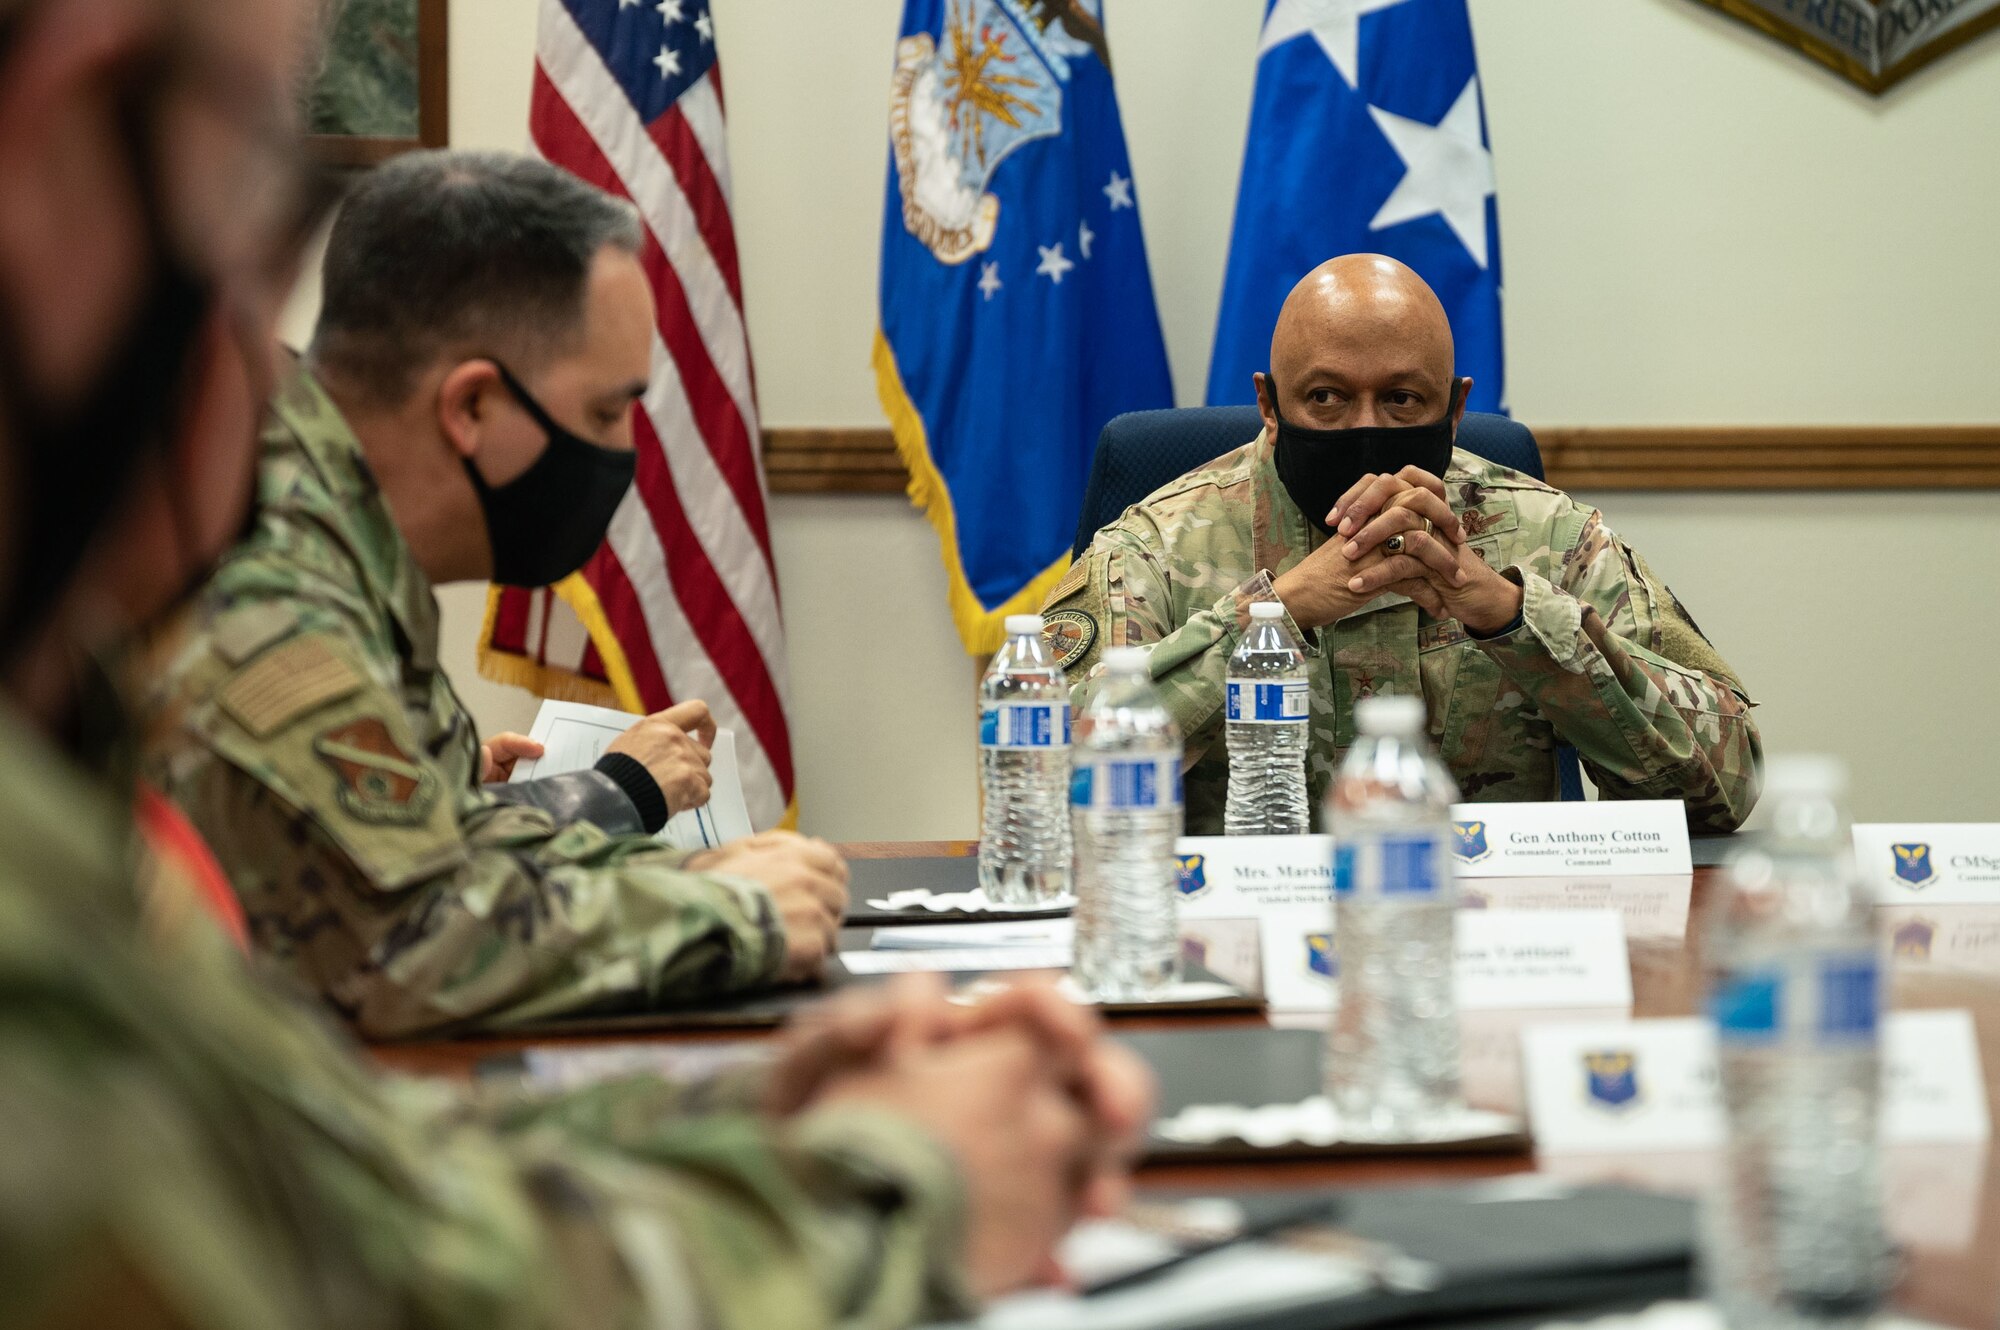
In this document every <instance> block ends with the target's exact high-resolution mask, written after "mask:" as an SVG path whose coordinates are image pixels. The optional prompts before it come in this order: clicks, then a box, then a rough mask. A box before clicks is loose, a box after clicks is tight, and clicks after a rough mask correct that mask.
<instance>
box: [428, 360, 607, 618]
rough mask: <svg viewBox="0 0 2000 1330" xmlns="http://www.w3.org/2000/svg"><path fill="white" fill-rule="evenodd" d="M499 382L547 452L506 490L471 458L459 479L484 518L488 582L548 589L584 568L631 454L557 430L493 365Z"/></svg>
mask: <svg viewBox="0 0 2000 1330" xmlns="http://www.w3.org/2000/svg"><path fill="white" fill-rule="evenodd" d="M493 365H494V368H496V369H498V370H499V371H500V381H501V382H502V383H504V384H506V385H507V391H508V392H510V393H512V394H513V395H514V400H515V401H517V402H519V403H520V404H521V409H522V410H523V411H526V412H527V413H528V416H529V418H530V419H532V420H533V421H534V422H535V423H536V424H537V425H540V426H541V427H542V432H543V433H544V434H547V435H548V436H549V446H548V447H547V448H545V449H543V450H542V455H541V456H540V457H538V458H536V459H535V464H534V465H533V466H531V467H529V468H528V469H527V470H526V471H523V472H522V473H521V474H520V475H518V476H516V477H515V478H514V479H512V480H510V481H508V482H507V483H506V484H504V485H489V484H487V483H486V477H484V476H482V475H480V474H479V468H478V467H476V466H474V465H473V462H472V459H471V458H469V457H468V458H466V459H465V473H466V474H467V475H468V476H470V477H472V488H473V489H474V490H475V491H477V492H478V494H479V506H480V508H481V509H483V510H484V511H485V513H486V539H487V541H488V542H489V543H490V544H491V546H492V548H493V580H494V581H496V582H499V583H502V584H503V585H506V586H523V587H544V586H553V585H554V584H555V583H557V582H560V581H562V580H563V579H564V578H565V577H568V576H569V575H570V574H571V573H573V572H575V571H576V570H577V569H579V568H581V567H583V565H584V564H586V563H588V562H589V561H590V556H591V555H593V554H595V553H596V552H597V547H598V546H599V545H602V544H603V543H604V533H605V532H606V531H608V530H609V529H610V528H611V519H612V517H613V515H615V514H616V513H617V511H618V505H619V504H620V503H623V502H624V500H625V492H626V491H627V490H629V489H631V488H632V475H633V472H634V471H635V470H636V469H637V466H638V456H637V454H635V453H631V452H624V451H620V450H618V449H614V448H600V447H598V446H597V445H596V444H594V443H591V442H589V441H588V440H586V439H582V438H579V437H577V436H576V435H574V434H572V433H570V432H569V431H568V430H566V429H564V428H563V427H562V426H561V425H559V424H557V423H556V420H555V417H553V416H551V415H550V414H549V413H548V412H547V411H545V410H543V409H542V404H541V403H540V402H537V401H536V400H535V399H534V397H533V396H531V395H530V394H529V392H528V390H527V389H526V388H524V387H522V386H521V381H520V380H519V379H517V378H515V377H514V375H513V373H512V372H511V371H510V370H508V368H507V367H506V366H505V365H502V364H501V363H500V362H499V361H497V360H496V361H494V362H493Z"/></svg>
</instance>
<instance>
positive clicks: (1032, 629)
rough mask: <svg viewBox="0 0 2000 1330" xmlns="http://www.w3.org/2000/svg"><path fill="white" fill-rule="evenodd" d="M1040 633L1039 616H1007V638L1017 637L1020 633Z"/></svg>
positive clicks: (1040, 617) (1040, 619)
mask: <svg viewBox="0 0 2000 1330" xmlns="http://www.w3.org/2000/svg"><path fill="white" fill-rule="evenodd" d="M1041 631H1042V616H1041V615H1039V614H1010V615H1008V616H1007V636H1009V637H1019V636H1020V635H1021V634H1022V633H1037V634H1039V633H1040V632H1041Z"/></svg>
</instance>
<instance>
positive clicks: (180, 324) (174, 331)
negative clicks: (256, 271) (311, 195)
mask: <svg viewBox="0 0 2000 1330" xmlns="http://www.w3.org/2000/svg"><path fill="white" fill-rule="evenodd" d="M164 83H165V77H164V74H163V73H158V72H155V73H153V74H151V75H149V76H142V77H138V78H134V79H133V80H132V86H133V91H132V92H130V93H129V94H128V95H126V96H125V97H124V98H123V99H122V100H121V104H120V107H119V116H118V122H119V128H120V132H121V134H122V136H123V138H124V142H125V147H126V152H127V154H128V156H129V158H130V162H131V168H132V176H133V183H134V186H135V188H136V192H137V194H138V198H139V205H140V211H141V218H142V222H143V225H144V228H145V233H146V238H145V243H146V252H147V258H148V264H147V266H148V269H149V271H150V276H149V277H148V279H147V285H146V290H145V293H144V295H143V296H142V298H141V300H140V303H139V307H138V311H137V313H135V314H134V315H133V317H132V320H131V322H130V323H129V324H128V325H127V326H126V328H125V330H124V332H123V333H122V334H120V336H119V338H118V340H117V342H116V343H115V344H114V345H113V347H112V349H111V352H110V354H109V355H108V356H107V357H106V358H105V361H104V363H103V366H102V368H101V369H100V370H99V371H98V373H97V374H96V375H95V377H94V378H93V380H92V382H91V383H89V384H88V385H87V386H86V387H85V388H84V389H83V390H82V391H80V392H78V393H77V394H75V395H74V396H73V397H71V398H68V399H67V400H61V401H57V400H53V399H52V397H51V395H50V394H48V393H46V392H44V391H42V390H41V389H40V388H39V387H37V386H36V385H34V384H32V383H30V382H29V380H28V370H27V357H26V356H25V354H24V350H25V347H26V346H27V344H28V341H29V339H30V337H31V331H30V329H28V328H27V327H26V324H25V320H24V319H23V317H22V315H21V312H20V310H18V309H16V308H8V307H4V305H0V416H4V419H5V421H6V424H5V436H6V438H7V439H8V440H9V441H10V447H11V448H12V451H13V453H14V457H15V465H16V466H17V467H18V469H19V475H18V477H17V479H18V484H19V488H18V490H17V493H19V494H23V495H32V496H34V501H33V502H32V503H29V504H24V505H21V506H20V507H19V508H18V509H17V510H16V511H15V513H14V514H13V518H14V520H15V521H16V522H17V523H18V524H19V529H18V530H17V532H16V534H15V540H16V542H17V543H16V545H15V547H14V551H13V557H12V562H13V565H14V568H15V570H16V576H15V578H14V585H13V587H12V589H11V591H10V592H9V593H8V594H7V595H6V596H5V597H0V663H8V662H11V661H12V660H13V659H14V658H15V657H16V656H17V655H18V653H20V652H21V651H23V650H25V649H26V648H27V646H28V645H29V643H30V642H31V641H32V640H33V637H34V634H35V632H36V630H38V629H39V628H40V627H41V626H42V622H43V620H44V618H45V617H46V616H47V614H48V613H49V611H50V609H51V608H52V607H53V605H54V603H55V601H56V599H57V597H58V596H59V595H60V594H61V592H62V591H63V590H64V588H66V587H67V586H68V585H69V583H70V580H71V579H72V578H73V577H74V576H75V574H76V571H77V569H78V567H79V566H80V565H81V564H82V562H83V559H84V556H85V554H86V553H87V552H88V551H89V549H90V547H91V545H92V543H93V542H94V541H95V540H96V539H97V537H98V536H99V535H100V534H101V532H102V529H103V527H104V525H105V524H106V522H108V521H109V520H110V518H111V517H112V516H114V514H115V512H116V510H117V508H118V506H119V505H120V504H121V503H122V502H123V501H124V500H125V499H127V498H128V497H129V495H130V486H131V484H132V482H133V481H134V480H135V479H136V478H137V475H138V473H139V472H140V470H141V468H142V466H143V464H144V462H145V461H146V460H147V459H148V458H161V457H164V456H165V455H166V453H167V450H168V447H169V444H170V443H171V441H172V439H173V437H174V431H175V429H176V428H177V427H178V426H179V424H180V422H181V419H182V414H183V411H184V409H185V407H186V404H187V403H186V395H187V389H188V386H189V384H188V379H189V375H190V372H191V370H192V369H193V366H194V359H195V348H196V347H197V346H198V345H199V343H200V340H201V335H202V330H203V328H204V327H205V326H206V324H207V322H208V319H209V315H210V312H211V311H212V309H213V308H214V305H215V300H216V293H215V289H214V286H213V284H212V283H211V282H210V281H209V279H207V278H206V277H204V276H203V275H201V274H200V273H198V272H197V271H196V270H195V269H194V268H192V267H191V266H190V265H189V264H188V263H187V262H186V261H185V260H184V259H183V258H181V256H180V252H179V249H178V247H177V246H176V245H175V244H174V243H173V240H172V237H171V235H170V233H169V228H168V223H167V219H166V215H165V203H164V201H163V199H162V196H161V195H162V191H161V185H160V180H159V163H158V160H157V156H156V154H155V153H154V151H153V150H152V147H151V137H150V131H149V130H148V128H147V126H148V125H149V124H154V123H157V120H158V117H157V116H156V115H155V114H154V113H153V108H154V107H155V106H156V105H157V104H158V101H159V99H160V92H161V89H162V88H163V87H164Z"/></svg>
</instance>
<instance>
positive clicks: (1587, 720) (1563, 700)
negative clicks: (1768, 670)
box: [1475, 511, 1762, 831]
mask: <svg viewBox="0 0 2000 1330" xmlns="http://www.w3.org/2000/svg"><path fill="white" fill-rule="evenodd" d="M1553 553H1555V554H1556V556H1557V557H1556V558H1555V559H1554V560H1553V561H1552V562H1551V563H1550V564H1549V567H1550V575H1544V574H1543V573H1542V572H1538V571H1535V570H1534V569H1533V568H1530V567H1526V566H1520V565H1517V568H1516V572H1517V574H1518V576H1519V577H1520V580H1521V589H1522V623H1521V625H1520V626H1519V627H1518V628H1516V629H1515V630H1514V631H1513V632H1510V633H1507V634H1504V635H1502V636H1500V637H1498V638H1491V639H1486V640H1483V641H1478V646H1479V648H1480V649H1481V650H1482V651H1484V652H1485V653H1486V655H1487V656H1488V657H1490V658H1491V659H1492V660H1494V661H1495V662H1496V663H1497V664H1499V665H1500V667H1501V668H1502V670H1504V671H1505V673H1506V676H1507V678H1508V679H1509V680H1511V681H1512V682H1513V683H1514V684H1515V685H1516V686H1518V687H1519V688H1521V689H1522V691H1523V692H1525V693H1526V694H1527V696H1528V698H1529V700H1530V702H1531V703H1532V705H1533V706H1534V707H1535V708H1536V709H1537V710H1538V711H1540V712H1541V714H1542V715H1543V716H1544V717H1545V718H1547V720H1548V721H1549V723H1550V724H1551V725H1553V726H1554V727H1555V730H1556V732H1557V734H1558V735H1560V736H1561V738H1562V739H1563V741H1564V742H1566V743H1569V744H1571V745H1572V746H1574V747H1575V748H1576V750H1577V753H1578V756H1580V757H1581V758H1582V759H1583V761H1584V763H1585V765H1586V766H1588V767H1589V769H1590V773H1591V779H1592V780H1593V781H1594V782H1595V783H1596V784H1597V786H1598V788H1599V789H1600V790H1602V791H1604V792H1605V793H1607V794H1609V795H1611V796H1612V797H1614V798H1626V799H1684V800H1686V802H1687V814H1688V822H1689V825H1690V826H1692V827H1694V828H1696V829H1698V830H1710V831H1732V830H1734V829H1735V828H1737V827H1738V826H1741V825H1742V823H1743V820H1744V819H1745V818H1747V817H1748V816H1749V815H1750V810H1751V809H1752V808H1753V807H1754V806H1755V804H1756V801H1757V791H1758V782H1759V765H1760V761H1761V753H1762V746H1761V742H1760V740H1759V738H1758V734H1757V726H1756V722H1755V721H1754V720H1753V719H1752V717H1751V714H1750V713H1751V707H1752V705H1753V704H1752V702H1751V701H1750V698H1749V696H1748V694H1747V693H1745V692H1744V690H1743V686H1742V685H1741V684H1740V683H1739V682H1738V681H1737V678H1736V675H1735V672H1734V671H1732V670H1731V669H1730V668H1729V666H1728V664H1727V663H1726V662H1724V661H1723V659H1722V657H1721V655H1720V654H1719V653H1718V652H1717V651H1716V650H1715V648H1714V647H1713V646H1712V645H1711V644H1710V643H1709V642H1708V640H1707V638H1705V637H1704V636H1702V634H1701V632H1700V630H1699V629H1698V628H1696V627H1695V626H1694V623H1693V621H1692V619H1690V618H1689V617H1688V615H1687V612H1686V610H1685V609H1684V608H1683V607H1682V606H1681V604H1680V602H1679V601H1678V600H1677V599H1676V598H1675V597H1674V596H1673V594H1672V593H1671V592H1670V591H1668V590H1667V589H1666V587H1665V585H1664V584H1663V583H1661V582H1659V581H1658V579H1656V578H1655V577H1654V576H1653V575H1652V573H1651V571H1650V570H1649V569H1647V567H1646V566H1645V563H1644V561H1643V560H1641V559H1640V558H1639V557H1638V555H1637V554H1636V553H1634V552H1633V550H1632V549H1631V548H1630V547H1629V546H1627V545H1626V544H1625V543H1624V542H1623V541H1621V540H1619V539H1618V538H1617V537H1616V536H1615V535H1613V534H1612V532H1611V531H1610V530H1609V528H1607V527H1606V526H1605V524H1604V520H1603V517H1602V515H1601V514H1600V513H1597V512H1595V511H1585V513H1584V515H1583V517H1582V520H1581V523H1580V525H1579V526H1578V529H1577V531H1576V535H1575V537H1574V538H1573V539H1572V540H1571V541H1569V542H1567V543H1566V544H1565V547H1564V548H1563V549H1561V550H1559V551H1554V552H1553ZM1475 640H1477V639H1475Z"/></svg>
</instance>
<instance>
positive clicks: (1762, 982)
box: [1708, 952, 1882, 1044]
mask: <svg viewBox="0 0 2000 1330" xmlns="http://www.w3.org/2000/svg"><path fill="white" fill-rule="evenodd" d="M1802 977H1804V978H1805V979H1806V981H1807V983H1808V986H1809V987H1808V991H1806V992H1804V993H1795V992H1794V991H1793V989H1792V986H1791V985H1790V984H1789V983H1788V982H1787V976H1786V974H1785V972H1784V971H1783V970H1782V969H1779V968H1777V967H1775V966H1774V967H1769V968H1765V969H1759V970H1748V971H1744V972H1742V973H1740V974H1737V975H1735V976H1732V977H1731V978H1729V979H1727V980H1725V981H1724V982H1723V983H1722V984H1720V985H1718V986H1717V988H1716V990H1715V992H1714V993H1713V994H1711V995H1710V997H1709V1002H1708V1007H1709V1014H1710V1016H1712V1017H1713V1018H1714V1020H1715V1029H1716V1033H1717V1035H1718V1036H1719V1037H1720V1038H1721V1039H1722V1041H1723V1042H1724V1043H1729V1044H1767V1043H1775V1042H1776V1041H1777V1040H1778V1039H1779V1037H1780V1036H1781V1035H1783V1034H1785V1033H1787V1032H1789V1031H1796V1032H1797V1033H1798V1034H1801V1035H1804V1036H1806V1037H1808V1038H1811V1039H1814V1040H1828V1041H1836V1042H1846V1041H1850V1040H1857V1039H1872V1038H1874V1037H1875V1031H1876V1027H1877V1025H1878V1024H1879V1022H1880V1020H1881V1013H1882V979H1881V971H1880V968H1879V966H1878V965H1877V963H1876V960H1875V956H1874V954H1873V953H1871V952H1859V953H1854V954H1849V955H1839V956H1823V957H1820V958H1818V959H1817V961H1816V962H1815V963H1814V965H1813V967H1812V969H1811V970H1809V971H1807V972H1806V974H1805V975H1804V976H1802ZM1795 998H1796V999H1817V1000H1814V1001H1794V999H1795Z"/></svg>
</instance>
